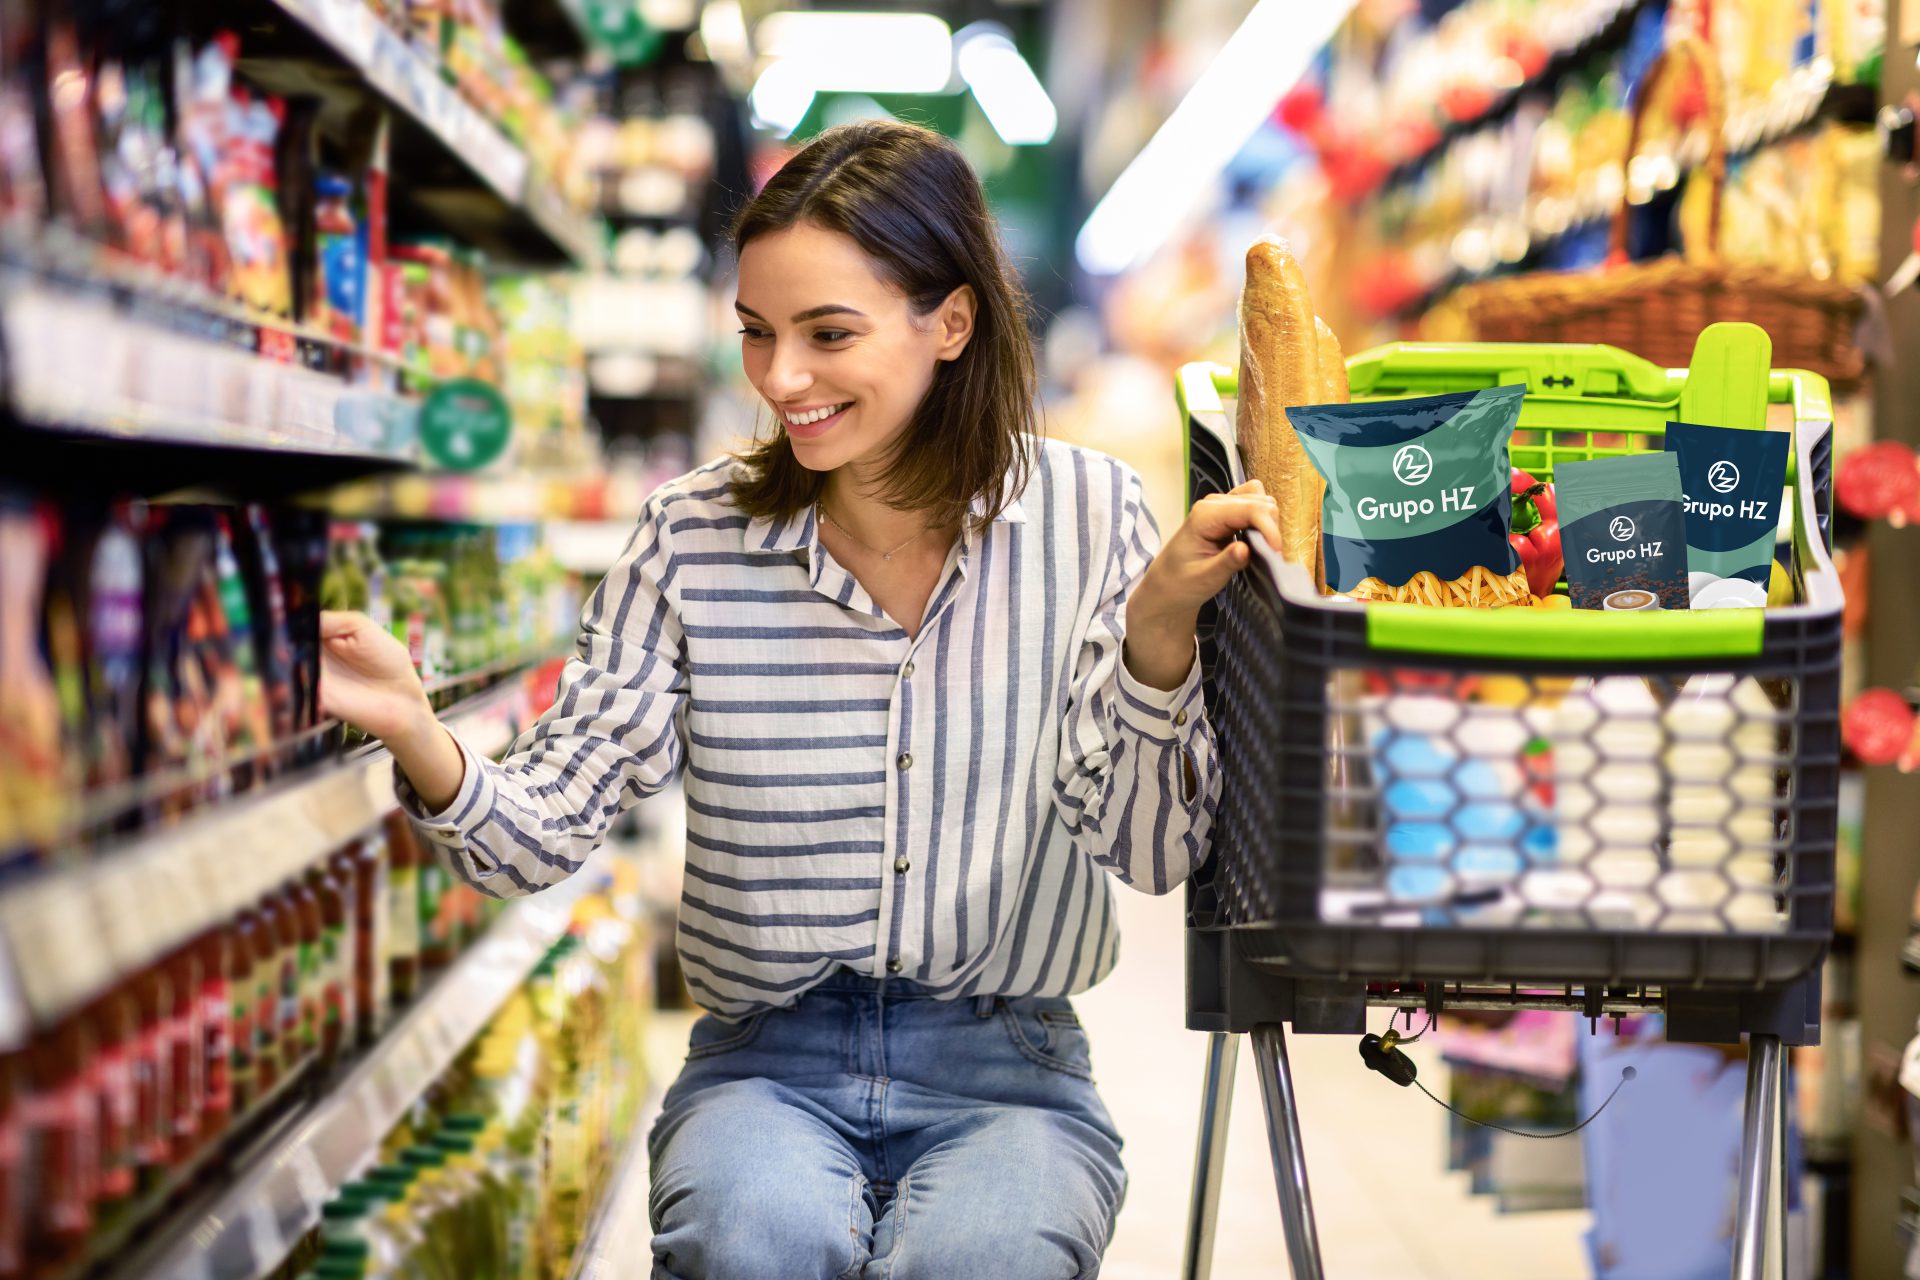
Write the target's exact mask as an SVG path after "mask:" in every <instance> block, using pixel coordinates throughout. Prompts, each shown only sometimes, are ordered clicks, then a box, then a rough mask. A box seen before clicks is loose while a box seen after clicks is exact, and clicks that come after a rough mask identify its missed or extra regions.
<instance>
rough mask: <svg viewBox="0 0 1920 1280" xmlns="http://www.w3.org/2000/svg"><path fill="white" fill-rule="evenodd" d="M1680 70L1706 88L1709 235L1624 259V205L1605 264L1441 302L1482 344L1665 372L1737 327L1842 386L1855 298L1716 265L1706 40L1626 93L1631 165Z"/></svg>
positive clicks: (1480, 287)
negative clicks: (1726, 324) (1534, 345)
mask: <svg viewBox="0 0 1920 1280" xmlns="http://www.w3.org/2000/svg"><path fill="white" fill-rule="evenodd" d="M1683 64H1690V65H1691V67H1692V69H1693V70H1694V71H1695V72H1697V74H1698V75H1699V76H1700V79H1701V81H1702V84H1703V87H1704V89H1705V100H1706V124H1705V127H1706V129H1707V133H1708V144H1707V145H1708V152H1707V158H1706V161H1705V163H1704V164H1703V166H1702V168H1703V169H1704V170H1705V172H1706V176H1707V180H1708V181H1709V182H1710V183H1711V184H1712V185H1711V187H1710V192H1711V195H1710V198H1709V202H1708V214H1707V235H1706V238H1705V242H1704V243H1702V244H1698V245H1695V244H1691V243H1690V244H1688V246H1687V248H1686V253H1685V255H1684V256H1681V257H1667V258H1660V259H1657V260H1655V261H1652V262H1631V261H1629V260H1628V258H1627V218H1628V214H1629V206H1628V204H1627V202H1626V201H1624V200H1623V201H1622V202H1621V204H1620V207H1619V208H1618V209H1617V210H1616V211H1615V212H1614V216H1613V234H1612V244H1611V248H1610V252H1609V254H1608V259H1607V265H1606V266H1605V267H1603V268H1602V269H1600V270H1598V271H1581V272H1561V271H1556V272H1535V273H1530V274H1527V275H1520V276H1512V277H1508V278H1505V279H1499V280H1487V281H1482V282H1480V283H1477V284H1471V285H1467V286H1465V287H1463V288H1462V289H1460V290H1459V291H1458V292H1456V293H1455V294H1454V295H1453V297H1451V298H1449V299H1448V300H1447V301H1446V302H1445V303H1444V304H1443V306H1445V307H1446V309H1447V310H1448V311H1449V312H1450V313H1451V314H1452V315H1453V316H1454V317H1455V318H1456V319H1457V320H1458V321H1460V322H1462V323H1463V324H1464V327H1465V329H1466V331H1467V336H1470V337H1471V338H1472V339H1474V340H1476V341H1480V342H1603V343H1607V344H1608V345H1611V346H1616V347H1621V348H1624V349H1625V350H1628V351H1631V352H1633V353H1634V354H1636V355H1639V356H1643V357H1645V358H1646V359H1648V360H1651V361H1653V362H1654V363H1655V364H1658V365H1664V366H1667V367H1668V368H1685V367H1686V364H1687V361H1688V360H1689V359H1690V358H1691V357H1692V354H1693V344H1694V340H1695V339H1696V338H1698V337H1699V335H1700V331H1701V330H1702V329H1704V328H1706V327H1707V326H1708V325H1709V324H1712V323H1714V322H1716V321H1721V320H1746V321H1750V322H1752V323H1754V324H1757V325H1759V326H1760V327H1761V328H1763V329H1765V330H1766V331H1767V332H1768V333H1769V334H1770V335H1772V337H1773V351H1774V363H1775V364H1778V365H1781V366H1784V367H1791V368H1799V369H1808V370H1811V371H1813V372H1815V373H1818V374H1820V375H1821V376H1822V377H1824V378H1826V379H1827V380H1828V381H1829V382H1830V383H1832V384H1833V389H1834V390H1835V391H1836V392H1838V391H1846V390H1851V389H1853V388H1854V387H1855V386H1857V385H1858V384H1859V382H1860V379H1861V376H1862V374H1863V373H1864V372H1865V367H1866V360H1865V357H1864V355H1863V354H1862V352H1861V350H1860V348H1859V345H1858V344H1857V343H1856V342H1855V340H1854V331H1855V328H1856V326H1857V325H1858V323H1859V320H1860V314H1861V310H1862V306H1863V304H1862V302H1861V299H1860V296H1859V294H1858V293H1857V292H1856V291H1855V290H1854V289H1852V288H1850V287H1848V286H1847V285H1844V284H1841V283H1839V282H1837V281H1834V280H1818V279H1815V278H1813V277H1812V276H1810V275H1806V274H1804V273H1800V272H1791V271H1784V270H1781V269H1780V268H1778V267H1775V266H1770V265H1768V264H1765V263H1739V264H1729V263H1725V262H1722V261H1721V260H1720V206H1721V196H1722V193H1723V192H1724V190H1725V187H1726V181H1727V157H1726V91H1725V87H1724V84H1723V82H1722V80H1721V75H1720V69H1719V64H1718V63H1717V61H1716V60H1715V58H1714V54H1713V50H1712V48H1711V46H1709V45H1708V44H1707V43H1706V42H1705V41H1703V40H1701V39H1699V38H1698V37H1694V36H1684V37H1681V38H1679V39H1677V40H1675V41H1674V42H1673V43H1672V44H1671V45H1670V46H1669V47H1668V48H1667V49H1666V51H1665V52H1663V53H1662V54H1661V55H1660V57H1659V58H1658V59H1656V60H1655V62H1654V64H1653V65H1652V66H1651V67H1649V68H1648V69H1647V74H1646V78H1645V79H1644V80H1643V81H1642V82H1641V85H1640V91H1639V92H1638V93H1637V94H1636V95H1635V98H1634V107H1633V127H1632V130H1631V132H1630V135H1629V138H1628V142H1627V156H1628V158H1629V160H1631V158H1632V157H1633V156H1634V155H1636V154H1637V153H1638V152H1639V148H1640V138H1641V133H1642V128H1643V125H1644V123H1645V114H1646V112H1647V109H1648V106H1649V104H1650V103H1652V102H1654V101H1655V100H1656V92H1655V91H1656V90H1657V89H1658V87H1659V85H1660V82H1661V80H1662V79H1663V78H1664V77H1665V76H1666V75H1668V74H1670V73H1671V72H1672V71H1673V70H1674V69H1675V68H1676V67H1680V66H1682V65H1683Z"/></svg>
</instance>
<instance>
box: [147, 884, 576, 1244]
mask: <svg viewBox="0 0 1920 1280" xmlns="http://www.w3.org/2000/svg"><path fill="white" fill-rule="evenodd" d="M591 880H592V877H591V876H589V875H576V876H573V877H570V878H569V879H567V880H564V881H562V882H561V883H560V884H558V885H556V886H554V887H553V888H551V889H549V890H547V891H546V892H544V893H541V894H539V895H536V896H534V897H530V898H521V899H518V900H516V901H514V902H512V903H510V904H509V905H508V907H507V909H506V911H505V912H504V913H503V914H502V915H501V916H500V918H499V919H498V920H496V921H495V922H494V924H493V926H492V927H491V928H489V929H488V930H487V933H486V935H485V936H484V937H483V938H482V939H481V940H480V941H479V942H478V943H477V944H475V946H474V947H473V949H472V950H470V951H468V952H467V953H466V954H465V955H463V956H461V957H460V959H459V960H458V961H456V962H455V964H454V965H453V967H452V968H450V969H448V970H447V972H446V973H445V974H444V975H442V976H441V977H440V979H439V980H438V981H437V982H435V983H434V984H433V985H432V986H431V987H429V988H428V989H427V991H426V993H425V994H424V995H423V996H421V997H420V999H419V1000H418V1001H416V1002H415V1003H414V1004H413V1005H412V1007H410V1008H409V1009H407V1010H406V1012H405V1013H403V1014H402V1015H401V1017H400V1019H399V1021H398V1023H397V1024H396V1025H395V1026H394V1027H393V1028H391V1029H390V1030H389V1031H388V1033H387V1034H386V1036H385V1037H383V1038H382V1039H381V1040H380V1042H379V1043H378V1044H376V1045H375V1046H374V1047H373V1048H372V1049H371V1050H369V1051H368V1052H367V1054H366V1056H364V1057H363V1058H362V1059H361V1060H360V1061H359V1063H358V1064H357V1065H355V1066H354V1067H353V1068H352V1069H351V1070H350V1071H349V1072H348V1073H347V1075H346V1076H345V1077H344V1078H343V1079H342V1080H341V1081H340V1083H339V1084H338V1086H337V1087H335V1088H333V1089H331V1090H330V1091H328V1092H327V1093H326V1094H325V1096H324V1097H322V1098H320V1099H319V1101H317V1102H316V1103H314V1104H313V1106H312V1107H311V1108H309V1109H308V1110H307V1111H306V1112H305V1113H303V1114H301V1115H299V1116H298V1117H297V1118H296V1119H295V1120H294V1121H293V1122H291V1123H289V1124H286V1125H283V1126H281V1128H280V1130H279V1132H278V1133H277V1134H276V1135H275V1136H274V1137H272V1138H270V1139H268V1140H267V1141H266V1142H265V1143H263V1144H262V1145H261V1146H260V1147H259V1148H258V1149H256V1150H254V1151H252V1152H250V1153H248V1155H247V1156H246V1157H245V1158H244V1159H243V1160H242V1161H240V1162H239V1165H238V1167H237V1169H236V1170H235V1172H234V1174H233V1176H232V1177H231V1178H230V1179H229V1180H228V1182H227V1184H226V1186H225V1189H224V1190H223V1191H221V1192H220V1193H219V1194H217V1195H216V1196H214V1197H213V1198H212V1199H211V1200H210V1202H205V1203H202V1204H199V1205H195V1206H192V1207H191V1208H190V1209H189V1211H187V1212H184V1213H182V1214H180V1215H178V1216H177V1217H175V1218H174V1219H172V1220H171V1226H170V1231H169V1240H168V1241H165V1242H161V1243H159V1244H158V1245H157V1246H156V1247H154V1248H152V1249H149V1250H146V1251H143V1252H144V1254H145V1256H138V1255H136V1256H134V1257H131V1258H129V1259H128V1261H127V1263H126V1265H124V1266H123V1267H122V1268H121V1270H120V1274H122V1275H125V1276H128V1277H132V1276H139V1277H141V1278H142V1280H253V1277H256V1276H261V1275H264V1274H266V1273H267V1272H269V1271H270V1270H271V1269H272V1268H273V1267H274V1266H275V1265H276V1264H278V1263H279V1262H280V1260H281V1259H282V1258H284V1257H285V1256H286V1254H287V1252H288V1251H289V1250H290V1249H291V1248H292V1247H293V1245H294V1243H295V1242H296V1241H297V1240H298V1239H299V1238H300V1236H301V1235H302V1234H304V1233H305V1232H306V1231H307V1230H308V1228H310V1227H311V1226H312V1225H313V1224H314V1223H315V1222H317V1221H319V1218H320V1209H321V1206H323V1205H324V1204H325V1203H326V1202H327V1201H328V1200H330V1199H332V1197H333V1195H334V1192H335V1189H336V1188H338V1187H339V1186H340V1185H341V1184H342V1183H344V1182H346V1181H348V1180H350V1179H351V1178H353V1177H355V1176H357V1175H358V1174H359V1172H360V1171H361V1170H362V1169H363V1168H364V1167H365V1166H366V1165H367V1163H368V1162H369V1161H370V1160H371V1159H372V1158H373V1156H374V1154H375V1152H376V1151H377V1150H378V1148H379V1145H380V1142H381V1140H382V1139H383V1138H385V1137H386V1135H387V1133H388V1132H389V1131H391V1130H392V1128H393V1126H394V1125H395V1124H396V1123H397V1122H398V1121H399V1119H400V1117H401V1114H402V1113H403V1112H404V1111H405V1110H406V1108H407V1107H408V1105H410V1104H411V1103H412V1102H413V1100H414V1099H415V1098H417V1097H419V1096H420V1094H421V1093H422V1092H423V1091H424V1090H425V1089H426V1088H427V1086H428V1085H429V1084H431V1083H432V1082H433V1081H434V1080H436V1079H438V1078H439V1077H440V1076H441V1074H442V1073H443V1072H445V1070H446V1068H447V1066H448V1064H449V1063H451V1062H452V1061H453V1059H454V1058H455V1056H456V1055H458V1054H459V1052H460V1050H461V1049H462V1048H464V1047H465V1046H466V1045H467V1044H469V1043H470V1042H471V1041H472V1040H473V1038H474V1037H475V1036H477V1035H478V1034H480V1032H481V1031H482V1030H484V1029H485V1027H486V1025H487V1023H488V1022H489V1021H491V1020H492V1018H493V1016H494V1014H495V1013H496V1012H497V1011H498V1010H499V1009H500V1007H501V1006H502V1005H503V1004H505V1003H506V1001H507V998H508V997H509V996H511V995H512V994H513V993H514V992H515V991H516V990H518V989H519V988H520V986H521V985H522V984H523V983H524V982H525V981H526V978H527V975H528V974H529V973H530V972H532V970H533V968H534V966H535V965H536V964H538V963H539V961H540V958H541V957H542V956H544V955H545V954H546V953H547V950H548V949H549V948H550V947H551V946H552V945H553V943H554V942H555V941H556V940H558V939H559V937H560V936H561V934H563V933H564V932H565V931H566V928H567V922H568V920H569V918H570V916H571V913H572V909H573V904H574V902H575V901H576V900H577V899H578V898H580V897H581V896H582V895H583V894H585V893H586V892H587V891H588V889H589V887H590V882H591Z"/></svg>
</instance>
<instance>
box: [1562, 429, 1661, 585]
mask: <svg viewBox="0 0 1920 1280" xmlns="http://www.w3.org/2000/svg"><path fill="white" fill-rule="evenodd" d="M1554 481H1555V484H1554V488H1555V490H1556V492H1557V496H1558V500H1559V509H1560V541H1561V545H1562V546H1563V547H1564V548H1565V551H1566V569H1567V591H1568V593H1569V594H1570V595H1571V596H1572V597H1573V607H1574V608H1576V609H1604V610H1608V611H1610V612H1611V611H1622V610H1625V611H1632V610H1638V609H1685V608H1687V606H1688V589H1687V525H1686V517H1685V514H1684V499H1683V498H1682V496H1681V485H1680V462H1679V459H1678V458H1677V457H1676V456H1675V455H1673V454H1671V453H1638V454H1626V455H1623V456H1621V457H1617V458H1594V459H1592V460H1591V461H1586V462H1568V463H1563V464H1562V465H1561V466H1560V468H1559V469H1558V471H1556V472H1555V475H1554Z"/></svg>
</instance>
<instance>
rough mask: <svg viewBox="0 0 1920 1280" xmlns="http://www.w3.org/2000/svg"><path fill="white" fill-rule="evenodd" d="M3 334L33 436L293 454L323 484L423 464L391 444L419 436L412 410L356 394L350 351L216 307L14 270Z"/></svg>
mask: <svg viewBox="0 0 1920 1280" xmlns="http://www.w3.org/2000/svg"><path fill="white" fill-rule="evenodd" d="M176 293H177V291H176ZM0 333H3V334H4V338H3V339H0V341H3V342H4V351H5V361H6V373H7V393H6V394H7V399H8V403H9V405H10V407H11V408H12V410H13V415H14V419H15V421H16V422H17V423H18V424H19V425H20V426H22V427H25V428H28V429H30V430H32V431H34V432H39V433H46V434H48V435H49V436H67V437H77V438H81V439H84V440H93V441H98V440H116V441H122V442H136V443H142V444H159V445H168V446H192V447H196V448H200V449H211V450H228V451H238V452H242V453H245V454H249V455H257V454H294V455H299V456H301V457H302V458H303V459H308V460H313V461H315V462H319V463H324V464H326V470H325V472H324V473H323V474H322V475H321V476H320V477H319V478H320V479H322V480H326V479H337V478H340V477H342V476H344V475H345V474H349V473H352V472H356V471H357V472H365V471H370V470H381V469H391V468H394V467H401V466H407V465H410V464H411V462H412V449H411V446H410V445H408V446H406V447H404V448H396V447H394V446H393V445H390V444H389V443H388V441H390V440H394V439H403V440H404V439H407V438H409V437H410V434H411V433H410V431H408V430H406V424H407V420H408V419H409V418H410V417H411V415H412V413H413V412H414V410H413V408H412V406H410V405H408V404H407V403H406V402H404V401H401V400H399V399H397V398H395V397H392V396H387V395H382V394H379V393H376V392H374V391H372V390H370V389H368V388H365V387H359V386H355V385H353V384H352V383H351V382H350V381H349V380H348V378H347V377H346V376H345V373H346V367H345V364H346V359H347V358H348V357H349V356H351V355H353V354H354V353H353V351H352V349H351V348H342V347H340V346H339V345H338V344H333V345H329V344H326V343H324V342H321V341H319V340H318V339H316V338H315V337H314V336H313V335H311V334H308V333H306V332H304V331H301V330H299V329H297V328H296V327H294V326H291V325H279V324H275V323H272V322H268V321H261V320H258V319H254V318H249V317H243V316H241V315H238V314H234V313H232V310H231V309H230V308H223V307H222V306H221V305H220V304H218V303H217V302H216V301H215V300H213V299H208V298H204V297H195V298H188V297H186V296H184V295H180V296H176V297H174V298H172V299H168V298H166V297H165V296H164V295H163V294H161V293H159V292H157V291H146V290H142V289H139V288H136V287H134V286H133V285H132V284H131V283H129V282H126V281H119V282H116V281H115V280H113V279H112V278H111V277H108V278H105V279H101V278H94V277H89V278H88V279H87V280H86V281H85V282H81V281H80V280H79V279H78V278H77V277H75V276H74V275H73V274H71V273H70V272H63V271H54V270H48V269H47V268H46V267H45V266H44V264H42V265H35V266H22V265H19V263H18V260H17V259H14V260H12V262H11V264H10V265H8V266H7V267H6V268H5V269H4V272H3V273H0ZM315 366H319V367H315ZM323 370H324V371H323ZM255 465H257V463H256V464H255ZM198 469H199V470H201V471H202V472H204V469H205V468H204V464H202V466H201V467H200V468H198ZM313 481H314V477H313V476H312V474H311V473H309V474H308V483H313Z"/></svg>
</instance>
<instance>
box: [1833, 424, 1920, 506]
mask: <svg viewBox="0 0 1920 1280" xmlns="http://www.w3.org/2000/svg"><path fill="white" fill-rule="evenodd" d="M1833 492H1834V496H1835V497H1836V498H1838V499H1839V500H1840V505H1841V506H1842V507H1843V508H1845V509H1846V511H1847V512H1848V513H1849V514H1851V515H1853V516H1856V517H1858V518H1859V519H1862V520H1891V521H1892V522H1893V523H1894V524H1896V525H1902V524H1906V523H1907V522H1909V521H1920V460H1916V458H1915V456H1914V452H1913V450H1912V449H1911V448H1910V447H1909V446H1907V445H1905V444H1902V443H1901V442H1899V441H1898V440H1878V441H1875V442H1874V443H1872V444H1870V445H1867V446H1865V447H1864V448H1860V449H1855V450H1854V451H1853V452H1852V453H1849V454H1848V455H1846V456H1845V457H1844V458H1842V459H1840V465H1839V466H1838V467H1836V468H1835V469H1834V474H1833Z"/></svg>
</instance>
